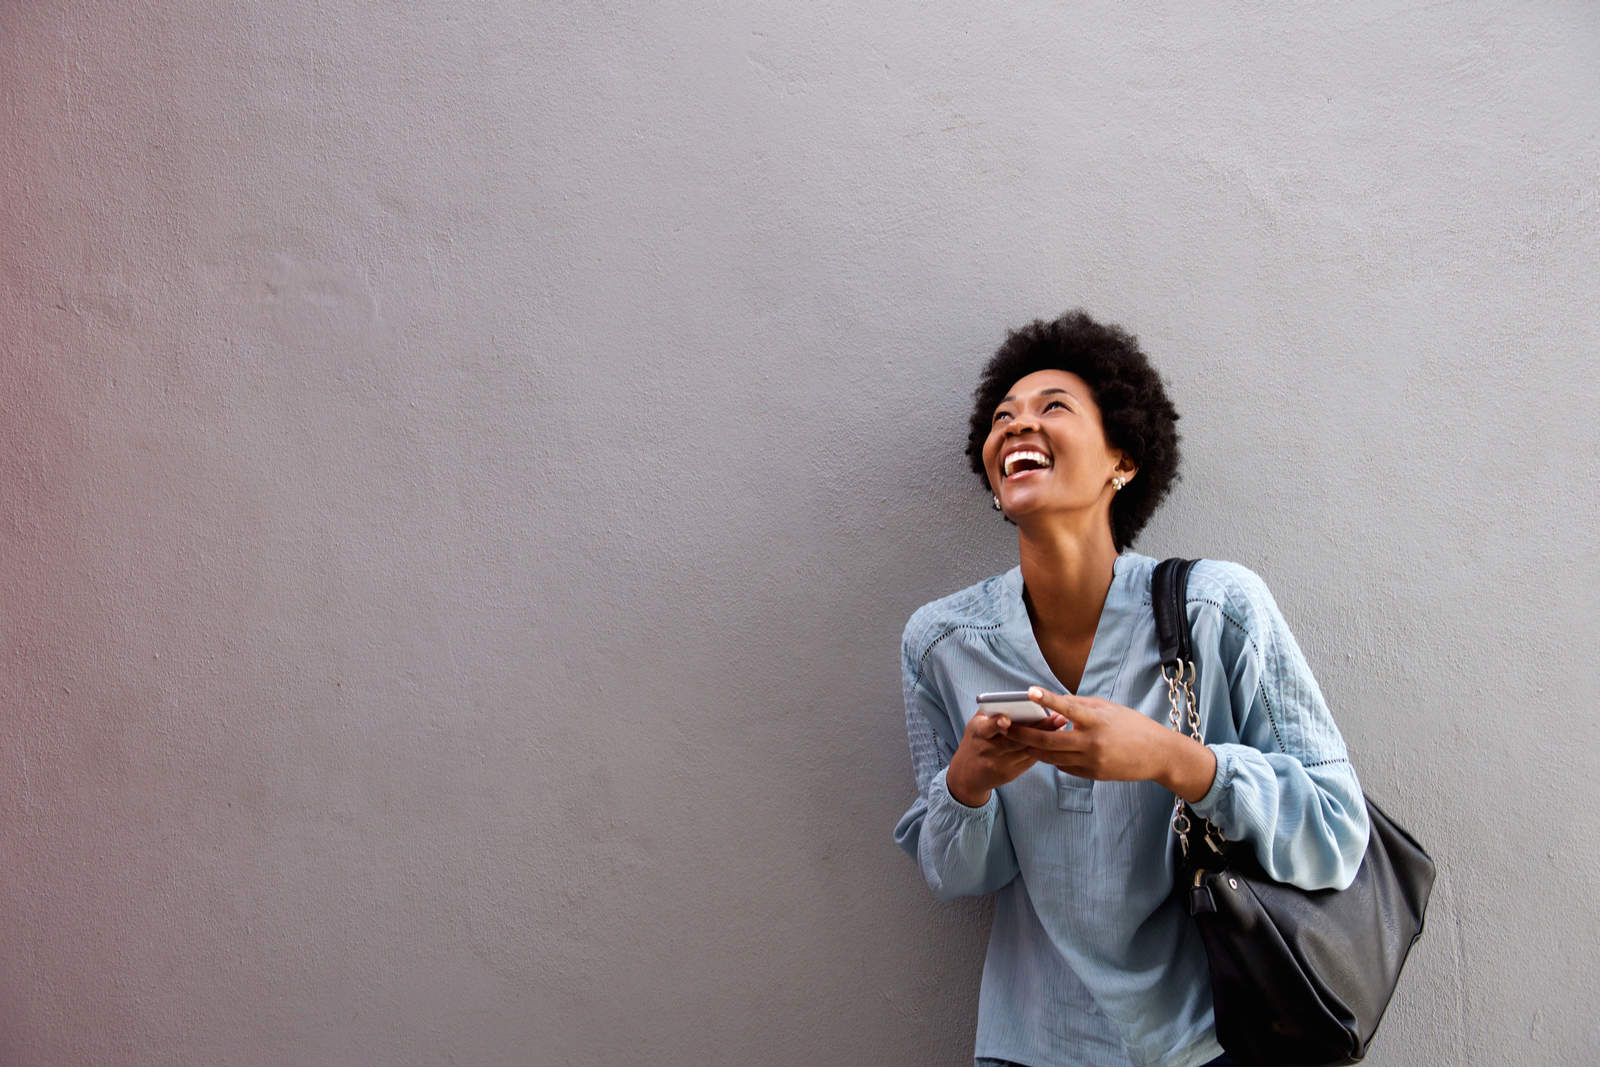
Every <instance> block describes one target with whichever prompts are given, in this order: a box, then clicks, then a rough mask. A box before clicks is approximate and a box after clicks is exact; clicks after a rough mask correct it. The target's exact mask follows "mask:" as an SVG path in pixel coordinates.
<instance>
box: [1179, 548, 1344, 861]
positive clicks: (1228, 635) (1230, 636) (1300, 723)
mask: <svg viewBox="0 0 1600 1068" xmlns="http://www.w3.org/2000/svg"><path fill="white" fill-rule="evenodd" d="M1229 571H1230V572H1231V574H1230V579H1231V580H1232V581H1230V582H1229V583H1228V586H1229V587H1230V589H1229V595H1228V596H1227V597H1226V599H1225V604H1224V606H1223V609H1222V622H1221V624H1220V631H1219V645H1220V652H1221V656H1220V657H1219V658H1218V659H1219V660H1220V662H1221V663H1222V664H1223V665H1226V666H1228V668H1229V673H1228V678H1227V688H1228V697H1229V699H1230V704H1231V711H1232V714H1233V720H1234V726H1235V727H1236V730H1237V737H1238V741H1237V742H1219V743H1214V744H1211V745H1210V746H1209V748H1210V749H1211V750H1212V752H1213V753H1215V754H1216V758H1217V774H1216V778H1215V779H1214V780H1213V781H1212V784H1211V789H1210V791H1209V792H1207V793H1206V795H1205V796H1204V797H1202V798H1201V799H1200V800H1199V801H1198V802H1197V803H1195V805H1194V806H1193V807H1194V810H1195V811H1196V812H1197V813H1199V814H1200V815H1201V816H1204V817H1205V818H1206V819H1209V820H1210V821H1211V822H1213V823H1215V824H1216V825H1217V826H1218V827H1219V828H1221V830H1222V833H1223V834H1224V835H1226V836H1227V837H1228V838H1230V839H1233V840H1235V841H1240V840H1242V841H1248V842H1250V843H1251V845H1252V846H1253V847H1254V849H1255V853H1256V857H1257V859H1258V860H1259V861H1260V862H1261V866H1262V867H1263V868H1265V869H1266V871H1267V874H1268V875H1270V876H1271V877H1272V878H1274V879H1277V880H1279V881H1280V882H1287V883H1292V884H1294V885H1295V886H1299V887H1302V888H1303V889H1307V890H1317V889H1323V888H1330V887H1331V888H1334V889H1343V888H1344V887H1346V886H1349V885H1350V883H1351V881H1352V880H1354V879H1355V876H1356V869H1357V868H1359V867H1360V865H1361V858H1362V856H1363V855H1364V854H1365V853H1366V848H1367V834H1368V822H1367V806H1366V801H1365V799H1364V798H1363V797H1362V793H1361V784H1360V782H1359V781H1357V779H1356V773H1355V769H1354V768H1353V767H1351V765H1350V758H1349V754H1348V753H1347V752H1346V750H1345V744H1344V738H1343V737H1342V736H1341V735H1340V733H1339V728H1338V727H1337V726H1335V725H1334V722H1333V715H1332V714H1331V713H1330V712H1329V711H1328V706H1327V702H1326V701H1325V700H1324V699H1323V696H1322V691H1321V689H1320V688H1319V687H1318V686H1317V682H1316V679H1314V678H1313V677H1312V675H1311V669H1310V667H1309V666H1308V665H1307V663H1306V659H1305V656H1304V654H1303V653H1302V652H1301V651H1300V646H1299V644H1298V643H1297V642H1296V641H1295V639H1294V635H1293V634H1291V633H1290V632H1289V627H1288V624H1287V623H1285V622H1284V619H1283V615H1282V613H1281V612H1280V611H1279V610H1278V605H1277V602H1276V601H1275V600H1274V599H1273V597H1272V594H1271V593H1270V592H1269V591H1268V590H1267V587H1266V584H1265V583H1263V582H1262V581H1261V579H1260V578H1259V577H1258V576H1256V575H1255V573H1254V572H1251V571H1249V570H1248V569H1245V568H1242V567H1239V566H1237V565H1231V566H1230V567H1229ZM1202 663H1203V661H1202ZM1202 670H1204V669H1203V667H1202ZM1213 733H1214V732H1213Z"/></svg>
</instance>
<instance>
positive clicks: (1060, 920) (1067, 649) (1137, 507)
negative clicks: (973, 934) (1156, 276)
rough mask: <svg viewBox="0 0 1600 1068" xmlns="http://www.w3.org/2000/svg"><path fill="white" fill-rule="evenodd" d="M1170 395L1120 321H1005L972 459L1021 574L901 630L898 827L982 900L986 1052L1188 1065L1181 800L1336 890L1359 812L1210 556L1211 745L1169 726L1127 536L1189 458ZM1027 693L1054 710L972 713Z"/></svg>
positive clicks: (1197, 964)
mask: <svg viewBox="0 0 1600 1068" xmlns="http://www.w3.org/2000/svg"><path fill="white" fill-rule="evenodd" d="M1177 419H1178V413H1177V410H1176V409H1175V408H1174V407H1173V404H1172V402H1171V400H1170V399H1169V398H1168V396H1167V393H1166V389H1165V387H1164V385H1163V384H1162V381H1161V377H1160V375H1159V374H1157V373H1156V371H1155V369H1154V368H1153V367H1151V365H1150V362H1149V360H1148V359H1146V357H1145V355H1144V353H1143V352H1141V351H1140V349H1139V346H1138V343H1137V341H1136V340H1135V339H1134V338H1133V337H1132V336H1131V335H1129V334H1128V333H1126V332H1125V331H1123V330H1121V329H1119V328H1117V327H1114V326H1108V325H1103V324H1100V323H1097V322H1095V321H1094V320H1093V319H1091V318H1090V317H1089V316H1088V315H1086V314H1084V313H1083V312H1073V313H1070V314H1068V315H1064V316H1062V317H1061V318H1059V319H1056V320H1055V321H1053V322H1042V321H1041V322H1034V323H1031V324H1029V325H1028V326H1026V327H1024V328H1022V329H1021V330H1018V331H1015V332H1013V333H1012V334H1011V335H1010V336H1009V337H1008V338H1007V340H1006V342H1005V343H1004V344H1003V345H1002V346H1001V347H1000V349H999V351H998V352H996V353H995V355H994V357H993V358H992V359H991V360H990V361H989V363H988V365H987V366H986V367H985V368H984V371H983V374H982V377H981V381H980V383H979V385H978V388H977V390H976V392H975V394H974V408H973V413H972V421H971V426H970V433H969V437H968V442H967V454H968V456H969V457H970V459H971V461H972V467H973V470H974V471H975V472H977V473H978V475H979V476H980V477H981V478H982V479H983V481H984V484H985V486H986V487H987V488H988V489H989V491H990V493H991V494H992V498H993V502H994V507H995V508H997V509H999V510H1000V511H1002V512H1003V513H1004V514H1005V517H1006V519H1007V520H1009V521H1010V522H1012V523H1013V524H1015V525H1016V527H1017V536H1018V557H1019V560H1018V565H1017V566H1016V567H1014V568H1012V569H1011V570H1010V571H1007V572H1006V573H1004V574H1001V575H996V576H993V577H991V578H988V579H985V580H984V581H982V582H979V583H977V584H975V585H973V586H970V587H968V588H967V589H965V590H961V591H960V592H958V593H954V594H951V595H950V596H947V597H943V598H940V599H939V600H936V601H933V602H931V603H929V604H926V605H924V606H922V607H921V608H920V609H918V610H917V611H916V613H915V614H913V615H912V617H911V619H910V621H909V622H908V623H907V624H906V628H905V633H904V635H903V637H902V643H901V653H902V658H901V666H902V682H903V687H904V693H905V705H906V731H907V735H908V737H909V739H910V743H911V754H912V762H913V766H914V770H915V773H916V780H917V792H918V797H917V799H916V801H915V802H913V804H912V805H911V807H910V808H909V809H908V810H907V812H906V813H905V815H904V816H903V817H902V818H901V820H900V822H899V824H898V825H897V826H896V828H895V840H896V842H898V843H899V845H900V846H901V848H903V849H904V850H905V851H906V852H907V853H909V854H910V855H911V856H912V857H913V858H915V859H916V861H917V863H918V865H919V867H920V868H921V870H922V873H923V876H924V877H925V878H926V879H927V882H928V885H929V886H930V887H931V888H932V890H933V892H934V893H935V894H936V895H938V896H939V897H941V898H944V899H951V898H955V897H958V896H962V895H969V894H995V895H996V903H995V913H994V926H993V929H992V931H991V934H990V940H989V953H988V958H987V960H986V962H985V965H984V971H983V984H982V988H981V990H980V992H979V999H978V1035H977V1042H976V1049H975V1053H976V1056H977V1057H978V1059H979V1060H980V1061H988V1062H990V1063H995V1062H999V1063H1021V1064H1130V1063H1131V1064H1182V1063H1188V1064H1197V1063H1202V1062H1207V1061H1210V1060H1211V1059H1213V1058H1215V1057H1217V1056H1218V1055H1219V1054H1221V1052H1222V1047H1221V1046H1220V1045H1219V1044H1218V1042H1217V1039H1216V1032H1215V1022H1214V1018H1213V1013H1212V1003H1211V986H1210V977H1209V973H1208V970H1207V964H1206V956H1205V951H1204V948H1203V947H1202V945H1201V942H1200V939H1199V936H1198V934H1197V933H1196V931H1195V929H1194V926H1193V924H1192V923H1191V922H1190V920H1189V917H1188V915H1187V914H1186V912H1185V911H1184V909H1183V908H1182V906H1181V904H1180V903H1179V901H1178V898H1177V897H1176V895H1174V894H1173V893H1172V886H1173V880H1174V878H1175V875H1176V872H1177V862H1178V858H1177V855H1176V844H1175V839H1174V836H1173V835H1172V833H1171V832H1170V830H1169V826H1168V821H1169V818H1170V816H1171V814H1172V807H1173V797H1174V795H1176V796H1178V797H1181V798H1183V799H1184V800H1185V801H1188V802H1189V803H1190V804H1191V805H1192V806H1193V808H1194V810H1195V811H1196V812H1198V813H1199V814H1200V815H1202V816H1205V817H1206V818H1208V819H1210V820H1211V821H1212V822H1213V823H1215V824H1216V825H1217V826H1218V827H1219V828H1221V829H1222V831H1223V833H1224V834H1226V835H1227V836H1228V838H1230V839H1233V840H1235V841H1240V842H1249V843H1250V844H1251V846H1252V847H1253V848H1254V851H1255V853H1256V855H1257V857H1258V859H1259V860H1260V862H1261V864H1262V866H1263V867H1264V868H1265V869H1266V870H1267V872H1268V874H1270V875H1271V876H1272V877H1273V878H1275V879H1277V880H1279V881H1282V882H1291V883H1294V884H1296V885H1298V886H1302V887H1305V888H1307V889H1314V888H1318V887H1343V886H1346V885H1348V884H1349V883H1350V881H1351V879H1352V878H1353V877H1354V875H1355V871H1356V868H1357V866H1358V865H1359V864H1360V861H1361V857H1362V853H1363V852H1364V850H1365V848H1366V841H1367V833H1368V826H1367V814H1366V808H1365V805H1364V804H1363V802H1362V796H1361V789H1360V785H1359V783H1358V782H1357V780H1356V775H1355V772H1354V770H1353V769H1352V768H1351V766H1350V762H1349V759H1348V757H1347V755H1346V752H1345V747H1344V741H1343V739H1342V738H1341V737H1340V734H1339V731H1338V728H1337V727H1336V726H1335V725H1334V723H1333V719H1332V716H1331V715H1330V714H1329V712H1328V708H1327V705H1326V703H1325V702H1324V701H1323V698H1322V694H1321V692H1320V691H1319V690H1318V688H1317V684H1316V680H1315V679H1314V678H1313V677H1312V675H1311V672H1310V669H1309V668H1308V667H1307V665H1306V662H1305V658H1304V657H1303V656H1302V655H1301V653H1300V649H1299V647H1298V646H1297V645H1296V643H1295V640H1294V637H1293V635H1292V634H1290V632H1289V629H1288V626H1287V624H1285V622H1284V620H1283V617H1282V615H1281V614H1280V613H1279V611H1278V607H1277V604H1276V603H1275V602H1274V601H1273V599H1272V595H1271V594H1270V593H1269V592H1268V591H1267V588H1266V586H1265V585H1264V584H1263V583H1262V581H1261V579H1260V578H1258V577H1257V576H1256V575H1255V574H1254V573H1253V572H1252V571H1250V570H1249V569H1248V568H1245V567H1242V566H1240V565H1238V564H1231V563H1223V562H1220V561H1212V560H1203V561H1200V562H1199V563H1198V564H1196V566H1195V567H1194V569H1193V571H1192V572H1191V573H1190V576H1189V585H1188V591H1189V592H1188V597H1189V600H1188V605H1187V611H1188V615H1189V618H1190V624H1191V627H1192V629H1193V634H1194V648H1195V659H1196V661H1197V662H1198V664H1199V665H1200V666H1199V671H1200V674H1199V686H1198V691H1197V694H1196V700H1197V703H1198V706H1199V708H1200V715H1201V725H1202V734H1203V737H1204V739H1205V743H1204V744H1202V743H1201V742H1199V741H1196V740H1194V739H1192V738H1187V737H1184V736H1183V735H1182V734H1180V733H1178V732H1176V731H1173V730H1170V729H1169V728H1168V726H1167V725H1166V721H1167V713H1168V701H1167V687H1166V682H1165V680H1164V679H1163V678H1162V675H1161V669H1160V663H1159V659H1158V655H1157V643H1156V635H1155V621H1154V617H1153V614H1152V612H1151V607H1150V576H1151V573H1152V571H1153V569H1154V567H1155V564H1156V561H1155V560H1154V559H1152V558H1151V557H1148V556H1142V555H1140V554H1138V553H1135V552H1133V551H1131V548H1130V546H1131V544H1132V542H1133V540H1134V538H1135V537H1136V536H1137V535H1138V533H1139V531H1140V530H1142V529H1143V527H1144V526H1145V524H1146V522H1148V520H1149V518H1150V516H1151V514H1152V513H1153V512H1154V511H1155V508H1156V506H1157V505H1158V504H1159V503H1160V502H1161V500H1162V499H1163V498H1164V497H1165V496H1166V494H1167V492H1168V490H1169V489H1170V487H1171V485H1172V483H1173V481H1174V480H1175V479H1176V478H1177V474H1178V434H1177V429H1176V422H1177ZM1024 689H1027V690H1029V691H1030V695H1031V697H1032V699H1033V700H1034V701H1036V702H1037V703H1038V704H1040V705H1042V706H1043V707H1044V708H1045V709H1046V710H1047V711H1048V712H1049V716H1048V718H1047V719H1046V720H1044V721H1043V722H1042V723H1038V724H1035V725H1032V726H1023V725H1021V724H1018V723H1013V722H1012V721H1011V719H1010V718H1009V717H1008V716H1006V715H1004V714H995V715H988V714H985V713H982V712H979V711H978V709H977V706H976V701H975V696H976V695H977V694H978V693H980V692H986V691H1005V690H1024Z"/></svg>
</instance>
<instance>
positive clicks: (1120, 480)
mask: <svg viewBox="0 0 1600 1068" xmlns="http://www.w3.org/2000/svg"><path fill="white" fill-rule="evenodd" d="M1111 484H1112V485H1113V486H1115V487H1117V489H1119V490H1120V489H1121V488H1122V487H1123V486H1126V485H1127V484H1128V480H1127V479H1125V478H1123V477H1122V476H1121V475H1118V476H1117V477H1116V478H1114V479H1112V480H1111Z"/></svg>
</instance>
